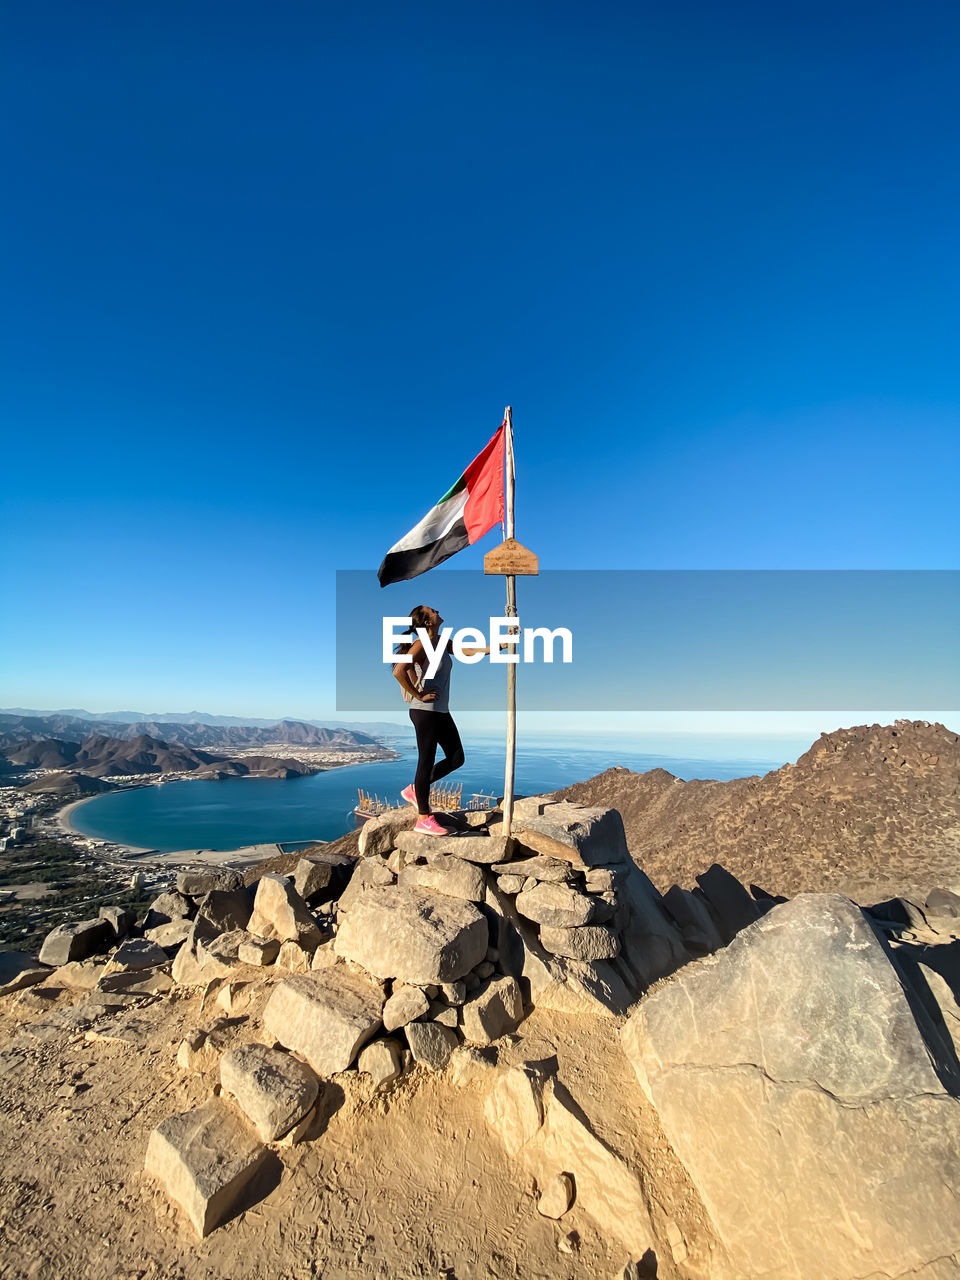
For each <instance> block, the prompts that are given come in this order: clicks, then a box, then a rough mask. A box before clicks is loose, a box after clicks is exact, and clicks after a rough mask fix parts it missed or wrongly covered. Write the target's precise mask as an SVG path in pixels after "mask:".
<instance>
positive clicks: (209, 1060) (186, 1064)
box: [177, 1018, 234, 1072]
mask: <svg viewBox="0 0 960 1280" xmlns="http://www.w3.org/2000/svg"><path fill="white" fill-rule="evenodd" d="M233 1036H234V1029H233V1026H232V1024H231V1022H230V1020H229V1019H227V1018H215V1019H214V1020H213V1021H212V1022H208V1023H205V1024H204V1025H203V1026H202V1027H196V1028H194V1030H193V1031H191V1032H189V1034H188V1035H186V1036H184V1038H183V1039H182V1040H181V1041H180V1047H179V1049H178V1050H177V1066H179V1067H181V1068H182V1069H183V1070H184V1071H197V1072H201V1071H209V1070H210V1068H211V1067H215V1066H216V1065H217V1062H218V1061H219V1059H220V1054H221V1053H223V1052H224V1050H225V1049H228V1048H229V1047H230V1044H231V1042H232V1040H233Z"/></svg>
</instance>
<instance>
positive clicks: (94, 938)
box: [39, 920, 113, 965]
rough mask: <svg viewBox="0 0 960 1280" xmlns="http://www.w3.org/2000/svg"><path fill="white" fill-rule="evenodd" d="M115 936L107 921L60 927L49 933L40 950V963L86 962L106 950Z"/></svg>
mask: <svg viewBox="0 0 960 1280" xmlns="http://www.w3.org/2000/svg"><path fill="white" fill-rule="evenodd" d="M112 936H113V930H112V929H111V928H110V925H109V924H108V923H107V922H106V920H81V921H80V922H79V923H78V924H61V925H58V926H57V928H56V929H54V930H53V931H52V932H51V933H48V934H47V936H46V938H44V940H43V946H42V947H41V948H40V957H39V958H40V963H41V964H51V965H61V964H68V963H69V962H70V961H71V960H85V959H86V958H87V956H92V955H94V954H95V953H96V952H97V951H101V950H103V949H104V948H105V946H106V944H107V943H108V942H109V941H110V939H111V938H112Z"/></svg>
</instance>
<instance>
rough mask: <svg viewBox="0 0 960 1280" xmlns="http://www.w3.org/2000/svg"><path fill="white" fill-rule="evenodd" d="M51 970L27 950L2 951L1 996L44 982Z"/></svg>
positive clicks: (0, 963) (0, 964) (0, 965)
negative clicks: (38, 961) (39, 962)
mask: <svg viewBox="0 0 960 1280" xmlns="http://www.w3.org/2000/svg"><path fill="white" fill-rule="evenodd" d="M51 972H52V970H50V969H46V968H44V967H43V966H42V965H39V964H37V962H36V960H34V958H33V956H32V955H29V954H28V953H27V952H26V951H0V996H5V995H8V994H10V992H13V991H20V990H22V988H24V987H32V986H33V985H34V984H35V983H37V982H43V980H44V978H49V977H50V974H51Z"/></svg>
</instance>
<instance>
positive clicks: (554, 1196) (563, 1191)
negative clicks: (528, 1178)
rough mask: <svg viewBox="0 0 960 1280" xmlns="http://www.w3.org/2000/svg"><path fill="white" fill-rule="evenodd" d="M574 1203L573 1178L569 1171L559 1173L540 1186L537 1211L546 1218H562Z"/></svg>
mask: <svg viewBox="0 0 960 1280" xmlns="http://www.w3.org/2000/svg"><path fill="white" fill-rule="evenodd" d="M572 1204H573V1179H572V1178H571V1177H570V1175H569V1173H558V1174H555V1175H554V1177H552V1178H548V1179H547V1181H546V1182H545V1183H544V1185H543V1186H542V1187H541V1188H540V1199H539V1200H538V1201H537V1213H539V1214H542V1215H543V1217H545V1218H554V1219H557V1218H562V1217H563V1215H564V1214H565V1213H566V1212H567V1210H568V1209H569V1208H570V1206H571V1205H572Z"/></svg>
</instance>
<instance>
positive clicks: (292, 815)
mask: <svg viewBox="0 0 960 1280" xmlns="http://www.w3.org/2000/svg"><path fill="white" fill-rule="evenodd" d="M389 745H390V746H392V747H394V748H395V749H396V750H397V751H400V752H402V758H401V759H400V760H386V761H376V762H373V763H370V764H357V765H347V766H345V767H343V768H340V769H330V770H327V771H326V772H324V773H317V774H313V775H312V776H311V777H306V778H227V779H225V780H224V781H222V782H190V781H183V782H168V783H164V784H163V785H162V786H148V787H137V788H134V789H131V790H129V791H119V792H115V793H113V794H107V795H103V796H97V797H95V798H94V799H92V800H89V801H87V802H86V803H84V804H82V805H80V806H79V807H78V808H76V809H75V810H74V811H73V813H72V814H71V817H70V824H71V826H72V827H73V828H74V829H75V830H77V831H79V832H81V833H82V834H84V835H87V836H90V837H92V838H94V839H99V840H109V841H113V842H116V843H118V844H127V845H135V846H138V847H140V848H149V849H158V850H159V851H160V852H162V853H172V852H175V851H177V850H180V849H213V850H228V849H236V848H239V847H240V846H241V845H249V844H260V843H269V842H274V841H276V842H278V843H283V844H293V843H296V842H299V841H309V840H333V839H336V837H337V836H340V835H343V834H344V832H346V831H349V830H350V829H351V828H352V827H353V826H354V825H355V819H354V816H353V808H354V805H355V804H356V803H357V788H358V787H362V788H363V789H364V791H366V792H368V793H376V795H378V796H379V797H380V798H381V799H385V800H388V801H389V802H390V803H393V804H399V803H400V798H399V792H400V790H401V788H402V787H404V786H406V785H407V783H408V782H411V781H412V780H413V772H414V769H415V767H416V748H415V747H414V746H413V744H412V743H410V742H408V741H404V740H397V741H394V742H390V743H389ZM640 745H642V743H635V742H631V741H630V740H626V739H625V738H624V736H623V735H619V734H611V735H608V736H600V735H598V736H596V737H586V736H583V737H574V736H572V735H571V736H564V737H560V736H558V735H549V734H539V735H538V734H529V735H526V736H525V738H524V741H523V743H522V745H521V746H519V747H518V750H517V766H516V784H515V785H516V791H517V794H519V795H537V794H539V793H541V792H544V791H555V790H557V789H558V788H560V787H566V786H569V785H570V784H571V783H573V782H579V781H581V780H583V779H584V778H589V777H592V776H593V775H594V774H597V773H600V772H602V771H603V770H604V769H609V768H611V767H612V766H615V765H622V766H624V767H625V768H628V769H633V770H635V771H636V772H638V773H642V772H644V771H645V770H647V769H655V768H662V769H667V770H668V771H669V772H670V773H672V774H675V775H676V776H677V777H678V778H684V779H689V778H716V779H719V780H724V779H728V778H740V777H744V776H746V775H748V774H758V773H759V774H763V773H766V772H768V771H769V770H770V769H776V768H779V767H780V765H781V764H783V763H785V759H780V760H770V759H766V760H764V759H756V758H750V757H746V756H744V757H740V758H725V759H709V758H700V757H694V756H670V755H666V754H653V753H650V752H644V751H642V750H639V749H638V746H640ZM464 747H465V751H466V755H467V761H466V763H465V764H464V766H463V767H462V768H461V769H458V770H457V771H456V772H455V773H453V774H450V775H449V779H448V780H449V782H450V783H451V784H460V783H462V784H463V798H464V802H466V801H467V799H468V798H469V796H470V795H471V794H472V793H473V792H488V793H493V794H495V795H499V794H501V793H502V791H503V762H504V747H503V739H502V738H501V737H496V736H493V735H479V734H473V735H470V736H469V738H468V737H467V735H464Z"/></svg>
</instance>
